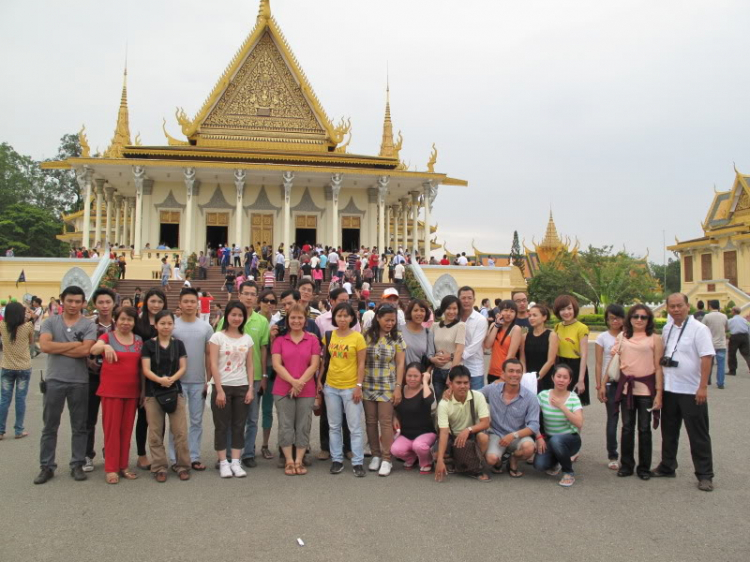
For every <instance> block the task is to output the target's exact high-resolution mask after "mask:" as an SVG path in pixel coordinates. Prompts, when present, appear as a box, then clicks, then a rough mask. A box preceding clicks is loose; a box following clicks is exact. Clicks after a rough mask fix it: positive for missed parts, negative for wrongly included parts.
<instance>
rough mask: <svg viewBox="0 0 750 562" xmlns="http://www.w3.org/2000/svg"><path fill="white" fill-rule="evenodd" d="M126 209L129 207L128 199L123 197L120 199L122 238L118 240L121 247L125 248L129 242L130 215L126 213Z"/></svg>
mask: <svg viewBox="0 0 750 562" xmlns="http://www.w3.org/2000/svg"><path fill="white" fill-rule="evenodd" d="M128 207H130V203H128V198H127V197H123V198H122V238H120V244H122V245H123V246H127V245H128V242H129V241H130V214H129V213H128V211H129V210H130V209H129V208H128Z"/></svg>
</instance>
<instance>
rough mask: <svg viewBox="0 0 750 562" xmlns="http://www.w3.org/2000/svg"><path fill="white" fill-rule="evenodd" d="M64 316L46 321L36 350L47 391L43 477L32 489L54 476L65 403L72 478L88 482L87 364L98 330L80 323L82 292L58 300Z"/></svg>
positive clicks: (72, 291) (71, 289) (73, 290)
mask: <svg viewBox="0 0 750 562" xmlns="http://www.w3.org/2000/svg"><path fill="white" fill-rule="evenodd" d="M60 300H61V301H62V306H63V313H62V314H58V315H55V316H50V317H49V318H48V319H47V320H45V321H44V323H43V324H42V334H41V336H40V337H39V345H40V346H41V348H42V351H43V352H44V353H47V354H48V356H47V377H46V390H45V392H44V410H43V411H44V413H43V419H44V429H43V430H42V439H41V443H40V453H39V464H40V465H41V472H40V473H39V476H37V477H36V479H35V480H34V484H44V483H45V482H47V481H48V480H50V479H51V478H52V477H53V476H54V475H55V469H56V468H57V463H56V462H55V451H56V449H57V430H58V428H59V427H60V419H61V418H62V412H63V408H64V407H65V402H66V401H67V403H68V410H69V412H70V427H71V430H72V433H73V438H72V440H71V459H70V475H71V476H72V477H73V478H75V479H76V480H78V481H81V480H86V473H85V472H83V463H84V462H85V460H86V442H87V439H88V429H87V425H86V422H87V417H88V401H89V372H88V368H87V367H86V358H87V357H88V355H89V351H90V350H91V347H92V346H93V345H94V342H95V341H96V325H95V324H94V323H93V322H92V321H91V320H88V319H86V318H84V317H83V315H82V314H81V310H82V309H83V306H84V304H85V302H86V295H85V294H84V292H83V289H81V288H80V287H76V286H70V287H68V288H66V289H65V290H64V291H63V292H62V294H61V295H60Z"/></svg>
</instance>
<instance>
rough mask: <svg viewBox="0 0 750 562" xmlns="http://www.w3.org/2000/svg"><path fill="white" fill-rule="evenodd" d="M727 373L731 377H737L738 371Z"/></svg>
mask: <svg viewBox="0 0 750 562" xmlns="http://www.w3.org/2000/svg"><path fill="white" fill-rule="evenodd" d="M727 375H729V376H730V377H736V376H737V373H727Z"/></svg>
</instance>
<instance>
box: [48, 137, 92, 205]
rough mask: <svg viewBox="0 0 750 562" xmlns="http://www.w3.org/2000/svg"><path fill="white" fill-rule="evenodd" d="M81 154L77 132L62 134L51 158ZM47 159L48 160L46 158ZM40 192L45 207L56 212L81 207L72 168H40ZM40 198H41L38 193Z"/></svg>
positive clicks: (74, 156)
mask: <svg viewBox="0 0 750 562" xmlns="http://www.w3.org/2000/svg"><path fill="white" fill-rule="evenodd" d="M80 156H81V143H80V142H79V140H78V135H77V134H68V135H63V136H62V138H61V139H60V146H59V148H58V149H57V155H56V156H55V158H54V159H53V160H67V159H68V158H79V157H80ZM48 161H49V160H48ZM41 173H42V180H43V186H42V190H41V191H42V192H43V198H44V200H45V203H46V206H45V208H51V207H53V208H54V209H55V210H56V212H58V213H70V212H73V211H78V210H80V209H81V208H82V207H83V199H82V197H81V192H80V189H79V188H78V182H77V181H76V175H75V172H74V171H73V170H41ZM40 198H42V196H41V194H40Z"/></svg>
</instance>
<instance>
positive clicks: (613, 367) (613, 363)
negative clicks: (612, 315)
mask: <svg viewBox="0 0 750 562" xmlns="http://www.w3.org/2000/svg"><path fill="white" fill-rule="evenodd" d="M622 335H623V334H622V332H620V335H618V336H617V354H616V355H615V356H614V357H612V359H610V360H609V364H608V365H607V372H606V373H605V374H606V375H607V378H608V379H609V381H610V382H617V381H619V380H620V353H622Z"/></svg>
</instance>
